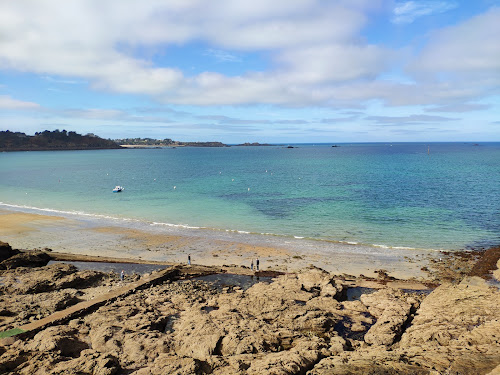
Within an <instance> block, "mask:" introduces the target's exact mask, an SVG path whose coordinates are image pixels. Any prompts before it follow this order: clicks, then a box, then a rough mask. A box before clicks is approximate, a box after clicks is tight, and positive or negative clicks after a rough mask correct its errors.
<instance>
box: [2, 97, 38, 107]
mask: <svg viewBox="0 0 500 375" xmlns="http://www.w3.org/2000/svg"><path fill="white" fill-rule="evenodd" d="M0 108H1V109H14V110H25V109H28V110H31V109H38V108H40V105H39V104H38V103H33V102H25V101H22V100H17V99H12V98H11V97H10V96H8V95H0Z"/></svg>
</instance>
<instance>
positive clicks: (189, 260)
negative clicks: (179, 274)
mask: <svg viewBox="0 0 500 375" xmlns="http://www.w3.org/2000/svg"><path fill="white" fill-rule="evenodd" d="M188 264H189V265H191V255H188Z"/></svg>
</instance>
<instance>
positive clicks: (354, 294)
mask: <svg viewBox="0 0 500 375" xmlns="http://www.w3.org/2000/svg"><path fill="white" fill-rule="evenodd" d="M376 291H377V289H373V288H364V287H361V286H357V287H354V288H348V289H347V300H348V301H359V297H361V295H362V294H371V293H374V292H376Z"/></svg>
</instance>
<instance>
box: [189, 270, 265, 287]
mask: <svg viewBox="0 0 500 375" xmlns="http://www.w3.org/2000/svg"><path fill="white" fill-rule="evenodd" d="M195 280H202V281H205V282H208V283H211V284H213V285H214V286H215V287H216V288H217V289H222V288H224V287H229V286H232V287H235V286H238V287H240V288H241V289H243V290H247V289H248V288H250V287H251V286H252V285H254V284H257V283H259V282H263V283H267V284H269V283H271V282H272V280H273V278H272V277H256V276H247V275H234V274H230V273H221V274H216V275H208V276H200V277H197V278H196V279H195Z"/></svg>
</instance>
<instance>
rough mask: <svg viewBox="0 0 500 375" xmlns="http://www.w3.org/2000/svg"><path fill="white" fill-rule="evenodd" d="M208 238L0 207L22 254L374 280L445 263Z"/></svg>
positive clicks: (0, 218) (4, 233)
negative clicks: (311, 270) (256, 267)
mask: <svg viewBox="0 0 500 375" xmlns="http://www.w3.org/2000/svg"><path fill="white" fill-rule="evenodd" d="M205 232H206V231H205ZM204 234H205V233H204V232H203V230H184V231H179V230H178V229H177V230H176V231H174V232H172V231H171V230H169V228H161V227H160V228H158V227H157V226H150V227H149V228H148V227H145V228H139V229H138V228H134V227H130V226H128V225H127V223H126V222H124V223H116V222H110V221H106V220H92V221H89V220H86V219H85V218H82V217H78V216H76V215H73V216H72V217H64V216H61V215H57V214H54V215H49V214H40V213H33V212H26V210H24V211H23V210H16V209H14V208H9V209H5V208H2V209H0V239H1V240H2V241H5V242H8V243H10V244H11V245H12V246H13V247H14V248H19V249H44V248H49V249H51V250H52V251H54V252H60V253H69V254H80V255H88V256H97V255H98V256H102V257H115V258H127V259H132V260H134V259H135V260H137V261H145V262H156V261H157V262H165V263H173V264H182V263H186V262H187V258H188V256H190V257H191V259H192V261H193V262H194V263H197V264H203V265H209V266H222V265H236V266H245V267H250V264H251V262H252V260H253V261H254V262H255V261H256V259H259V261H260V266H261V269H262V270H274V271H281V272H294V271H298V270H301V269H304V268H306V267H308V266H311V265H313V266H315V267H319V268H322V269H325V270H326V271H328V272H332V273H335V274H339V275H341V274H348V275H354V276H359V275H367V276H373V275H374V274H376V273H377V272H378V271H379V270H381V269H382V270H384V271H385V272H387V273H388V274H389V275H390V276H393V277H395V278H398V279H420V280H424V279H427V278H428V274H427V273H426V272H424V271H423V269H424V270H425V269H426V268H427V267H428V266H429V262H431V261H433V260H435V259H438V258H439V252H437V251H429V250H407V249H393V248H391V249H380V248H375V247H374V248H369V247H367V246H360V245H355V244H352V245H348V244H341V245H339V244H330V243H321V242H320V241H305V240H300V239H286V240H281V242H278V241H277V240H276V239H275V238H271V239H268V238H262V236H261V237H259V236H252V235H248V234H241V235H240V234H237V233H231V234H230V235H227V234H225V233H223V235H219V236H214V235H213V233H208V234H210V236H209V235H206V236H204Z"/></svg>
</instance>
